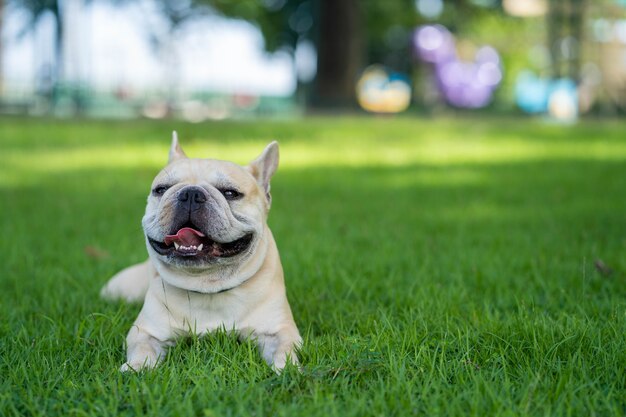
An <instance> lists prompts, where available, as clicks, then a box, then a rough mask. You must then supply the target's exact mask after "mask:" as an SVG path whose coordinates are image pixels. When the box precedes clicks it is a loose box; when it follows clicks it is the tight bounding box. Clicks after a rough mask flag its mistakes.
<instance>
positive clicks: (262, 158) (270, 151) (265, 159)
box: [248, 141, 278, 202]
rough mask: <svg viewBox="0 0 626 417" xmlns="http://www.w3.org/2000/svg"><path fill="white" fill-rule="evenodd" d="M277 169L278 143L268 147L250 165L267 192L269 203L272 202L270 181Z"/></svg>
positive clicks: (258, 181) (251, 171)
mask: <svg viewBox="0 0 626 417" xmlns="http://www.w3.org/2000/svg"><path fill="white" fill-rule="evenodd" d="M276 168H278V142H276V141H274V142H272V143H270V144H269V145H267V146H266V147H265V149H264V150H263V153H262V154H261V155H259V156H258V157H257V158H256V159H255V160H254V161H252V162H250V164H249V165H248V170H249V171H250V173H251V174H252V176H253V177H254V178H256V181H257V183H258V184H259V185H260V186H261V188H262V189H263V191H265V196H266V197H267V201H268V202H271V201H272V197H271V196H270V179H271V178H272V175H274V172H276Z"/></svg>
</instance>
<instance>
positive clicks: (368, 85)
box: [356, 65, 411, 113]
mask: <svg viewBox="0 0 626 417" xmlns="http://www.w3.org/2000/svg"><path fill="white" fill-rule="evenodd" d="M356 89H357V100H358V102H359V105H360V106H361V107H362V108H363V109H364V110H367V111H369V112H373V113H399V112H402V111H404V110H406V109H407V108H408V107H409V104H410V103H411V86H410V85H409V83H408V82H407V81H405V80H404V79H402V78H401V77H399V76H394V75H393V74H390V73H389V72H388V71H387V70H386V69H385V68H384V67H383V66H381V65H372V66H370V67H368V68H366V69H365V71H364V72H363V75H362V76H361V78H360V79H359V81H358V83H357V86H356Z"/></svg>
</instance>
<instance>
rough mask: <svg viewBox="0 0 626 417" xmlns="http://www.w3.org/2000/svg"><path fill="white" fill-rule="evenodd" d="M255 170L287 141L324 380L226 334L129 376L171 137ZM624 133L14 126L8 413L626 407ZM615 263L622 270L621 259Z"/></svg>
mask: <svg viewBox="0 0 626 417" xmlns="http://www.w3.org/2000/svg"><path fill="white" fill-rule="evenodd" d="M174 128H176V129H177V130H178V131H179V136H180V138H181V140H182V142H183V145H184V147H185V149H186V151H187V153H188V154H190V155H191V156H196V157H216V158H220V159H233V160H235V161H237V162H240V163H246V162H247V161H248V160H249V159H251V158H252V157H254V156H255V155H256V154H257V153H259V152H260V151H261V149H262V147H263V146H264V144H265V143H267V142H269V141H270V140H272V139H278V140H279V141H280V143H281V158H282V162H281V168H280V169H279V171H278V173H277V175H276V176H275V178H274V181H273V185H272V190H273V199H274V207H273V209H272V212H271V215H270V226H271V227H272V229H273V231H274V234H275V236H276V239H277V243H278V246H279V249H280V251H281V256H282V260H283V265H284V268H285V275H286V280H287V286H288V294H289V298H290V301H291V305H292V308H293V311H294V315H295V318H296V321H297V323H298V325H299V327H300V330H301V332H302V334H303V336H304V339H305V344H304V347H303V349H302V352H301V359H302V363H303V364H304V369H303V372H302V374H298V373H297V372H294V371H293V370H291V371H288V372H286V373H284V374H282V375H280V376H277V375H274V374H273V373H272V372H271V371H270V369H269V368H268V367H267V366H266V365H265V364H264V363H263V362H262V360H261V358H260V356H259V354H258V353H257V352H256V350H255V348H254V346H253V345H252V344H251V343H243V344H241V343H239V342H237V341H236V340H235V339H234V338H232V337H230V336H228V335H227V334H216V335H211V336H208V337H203V338H191V339H188V340H185V341H182V342H181V343H180V344H179V345H178V346H176V347H175V348H173V349H172V350H171V352H170V355H169V356H168V358H167V360H166V361H165V363H164V364H163V366H161V367H160V368H158V369H157V370H155V371H153V372H151V373H146V374H139V375H137V374H120V373H119V372H118V367H119V366H120V364H121V363H122V362H123V361H124V350H123V343H124V338H125V335H126V332H127V331H128V329H129V326H130V325H131V324H132V322H133V320H134V318H135V316H136V315H137V313H138V311H139V308H140V307H139V306H138V305H126V304H122V303H117V304H115V303H113V304H110V303H106V302H104V301H102V300H100V299H99V298H98V291H99V289H100V287H101V286H102V285H103V284H104V283H105V281H106V280H107V279H108V278H109V277H110V276H111V275H112V274H113V273H115V272H116V271H117V270H119V269H120V268H122V267H124V266H127V265H129V264H131V263H134V262H138V261H141V260H143V259H144V258H145V256H146V255H145V247H144V243H143V239H142V235H141V228H140V218H141V216H142V213H143V209H144V203H145V198H146V195H147V193H148V191H149V186H150V182H151V179H152V177H153V176H154V175H155V173H156V172H157V171H158V169H159V168H160V167H161V165H162V164H163V163H164V162H165V158H166V153H167V149H168V144H169V135H170V131H171V130H172V129H174ZM624 132H625V126H624V124H623V122H622V123H619V122H587V123H585V124H580V125H577V126H571V127H563V126H556V125H546V124H544V123H541V122H533V121H529V120H526V119H520V120H517V119H511V120H500V119H494V120H478V119H460V120H454V119H442V120H435V121H431V120H424V119H408V118H406V119H402V118H401V119H382V118H381V119H375V118H371V119H370V118H353V119H341V118H333V119H322V118H319V119H310V120H304V121H293V122H291V121H285V122H279V121H278V122H228V123H213V124H199V125H188V124H183V123H180V122H148V121H139V122H104V121H103V122H93V121H78V122H69V121H67V122H66V121H51V120H30V119H20V118H4V119H0V230H2V234H3V236H2V239H1V240H0V250H1V252H0V253H2V257H1V258H0V259H1V261H2V262H1V269H0V290H1V291H0V302H1V304H0V315H1V318H2V320H1V321H0V335H1V343H0V415H2V416H11V415H32V416H84V415H93V416H118V415H119V416H130V415H141V414H147V415H158V416H179V415H198V416H231V415H256V416H272V415H277V416H281V415H282V416H308V415H312V416H324V417H326V416H365V415H376V416H391V415H402V416H404V415H419V416H437V415H440V416H466V415H473V416H480V417H484V416H500V415H502V416H516V415H533V416H534V415H542V416H575V417H578V416H623V415H624V414H625V413H626V381H625V372H624V371H625V365H626V341H625V337H624V336H625V334H626V134H624ZM596 260H602V261H603V262H604V263H605V264H606V265H608V266H609V267H610V268H611V269H612V270H613V272H612V273H611V274H607V273H602V272H600V271H599V270H598V269H597V268H596V267H595V266H594V263H595V262H596Z"/></svg>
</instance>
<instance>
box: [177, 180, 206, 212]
mask: <svg viewBox="0 0 626 417" xmlns="http://www.w3.org/2000/svg"><path fill="white" fill-rule="evenodd" d="M178 201H179V202H180V203H182V204H183V205H185V206H187V207H188V208H189V209H191V210H197V209H199V208H200V206H201V205H202V204H204V203H206V192H205V191H204V189H203V188H202V187H197V186H194V185H191V186H188V187H185V188H183V189H182V190H180V191H179V192H178Z"/></svg>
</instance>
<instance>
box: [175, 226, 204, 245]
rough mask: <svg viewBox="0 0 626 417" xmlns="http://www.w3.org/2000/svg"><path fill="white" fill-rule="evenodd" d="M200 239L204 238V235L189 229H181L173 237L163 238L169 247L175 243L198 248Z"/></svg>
mask: <svg viewBox="0 0 626 417" xmlns="http://www.w3.org/2000/svg"><path fill="white" fill-rule="evenodd" d="M201 237H204V233H202V232H198V231H197V230H195V229H192V228H191V227H183V228H182V229H180V230H179V231H178V233H176V234H175V235H167V236H165V244H166V245H171V244H172V243H174V242H176V243H178V244H179V245H182V246H198V245H200V244H201V243H202V241H201V240H200V238H201Z"/></svg>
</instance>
